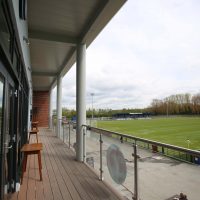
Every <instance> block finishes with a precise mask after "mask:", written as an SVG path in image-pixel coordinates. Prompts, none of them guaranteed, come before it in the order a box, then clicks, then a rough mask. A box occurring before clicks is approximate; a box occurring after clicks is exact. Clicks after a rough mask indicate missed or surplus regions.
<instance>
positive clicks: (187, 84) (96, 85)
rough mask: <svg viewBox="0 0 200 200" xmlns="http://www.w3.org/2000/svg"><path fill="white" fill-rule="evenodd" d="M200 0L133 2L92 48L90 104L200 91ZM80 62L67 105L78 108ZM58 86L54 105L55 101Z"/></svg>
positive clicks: (134, 104)
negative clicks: (77, 88) (77, 80)
mask: <svg viewBox="0 0 200 200" xmlns="http://www.w3.org/2000/svg"><path fill="white" fill-rule="evenodd" d="M199 77H200V1H199V0H151V1H149V0H140V1H138V0H129V1H127V3H126V4H125V5H124V6H123V8H122V9H121V10H120V11H119V12H118V13H117V15H116V16H115V17H114V18H113V19H112V20H111V22H110V23H109V24H108V25H107V26H106V28H105V29H104V30H103V31H102V32H101V33H100V35H99V36H98V37H97V39H96V40H95V41H94V42H93V43H92V45H91V46H90V47H89V48H88V49H87V108H89V107H91V102H92V98H91V95H90V94H91V93H94V107H95V108H113V109H118V108H143V107H146V106H148V105H150V103H151V100H152V99H154V98H164V97H166V96H168V95H171V94H177V93H185V92H189V93H199V92H200V78H199ZM75 78H76V76H75V66H73V67H72V68H71V70H70V71H69V72H68V73H67V74H66V75H65V77H64V79H63V106H64V107H68V108H75V105H76V103H75V102H76V90H75V89H76V86H75V85H76V84H75V82H76V80H75ZM55 96H56V89H55V90H54V105H55V101H56V100H55V99H56V97H55Z"/></svg>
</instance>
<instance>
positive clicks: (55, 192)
mask: <svg viewBox="0 0 200 200" xmlns="http://www.w3.org/2000/svg"><path fill="white" fill-rule="evenodd" d="M45 146H46V148H45V150H43V151H44V152H45V153H46V154H47V155H46V157H45V162H46V166H47V171H48V174H49V179H50V183H51V189H52V193H53V198H54V199H56V200H62V199H63V198H62V195H61V192H60V189H59V185H58V183H57V179H56V174H55V173H54V170H53V167H52V163H51V160H50V157H52V155H50V154H49V152H48V148H49V147H48V144H46V145H45ZM44 152H43V153H44Z"/></svg>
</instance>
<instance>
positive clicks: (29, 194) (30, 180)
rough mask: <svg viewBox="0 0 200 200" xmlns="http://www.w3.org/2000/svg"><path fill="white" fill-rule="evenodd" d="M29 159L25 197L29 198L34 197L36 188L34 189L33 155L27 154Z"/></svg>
mask: <svg viewBox="0 0 200 200" xmlns="http://www.w3.org/2000/svg"><path fill="white" fill-rule="evenodd" d="M28 157H29V159H30V167H29V169H28V187H27V197H29V199H35V197H36V190H35V173H36V171H35V156H34V155H31V156H28Z"/></svg>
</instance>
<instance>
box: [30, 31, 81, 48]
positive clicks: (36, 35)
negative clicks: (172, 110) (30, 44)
mask: <svg viewBox="0 0 200 200" xmlns="http://www.w3.org/2000/svg"><path fill="white" fill-rule="evenodd" d="M28 35H29V38H32V39H38V40H47V41H53V42H62V43H66V44H69V45H70V46H76V44H77V43H78V38H76V37H71V36H67V35H61V34H54V33H48V32H43V31H37V30H31V29H29V33H28Z"/></svg>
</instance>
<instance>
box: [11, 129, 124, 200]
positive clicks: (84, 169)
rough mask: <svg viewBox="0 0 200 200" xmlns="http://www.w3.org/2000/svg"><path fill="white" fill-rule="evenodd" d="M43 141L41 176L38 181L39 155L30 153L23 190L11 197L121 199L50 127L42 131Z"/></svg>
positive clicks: (41, 138) (29, 199)
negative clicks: (77, 159) (40, 179)
mask: <svg viewBox="0 0 200 200" xmlns="http://www.w3.org/2000/svg"><path fill="white" fill-rule="evenodd" d="M32 137H34V136H32ZM39 142H42V143H43V151H42V175H43V181H39V171H38V162H37V161H38V160H37V157H36V156H34V155H32V156H29V159H28V163H27V170H26V173H25V174H24V180H23V185H22V186H21V188H20V192H17V193H15V194H13V195H12V197H11V199H12V200H17V199H18V200H32V199H37V200H43V199H48V200H52V199H55V200H64V199H65V200H82V199H85V200H93V199H95V200H98V199H110V200H111V199H112V200H119V199H122V197H121V196H120V195H118V194H117V193H116V192H115V191H113V190H112V189H110V188H109V187H108V185H107V184H105V183H104V182H101V181H99V180H98V177H97V175H96V174H95V173H94V172H93V171H92V170H91V169H90V168H89V167H88V166H86V165H85V164H83V163H79V162H76V161H75V154H74V152H73V151H72V150H71V149H69V148H68V146H67V145H66V144H64V143H63V142H62V141H61V140H60V139H58V138H57V137H56V136H54V135H53V133H52V132H51V131H49V130H47V129H42V130H40V136H39Z"/></svg>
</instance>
